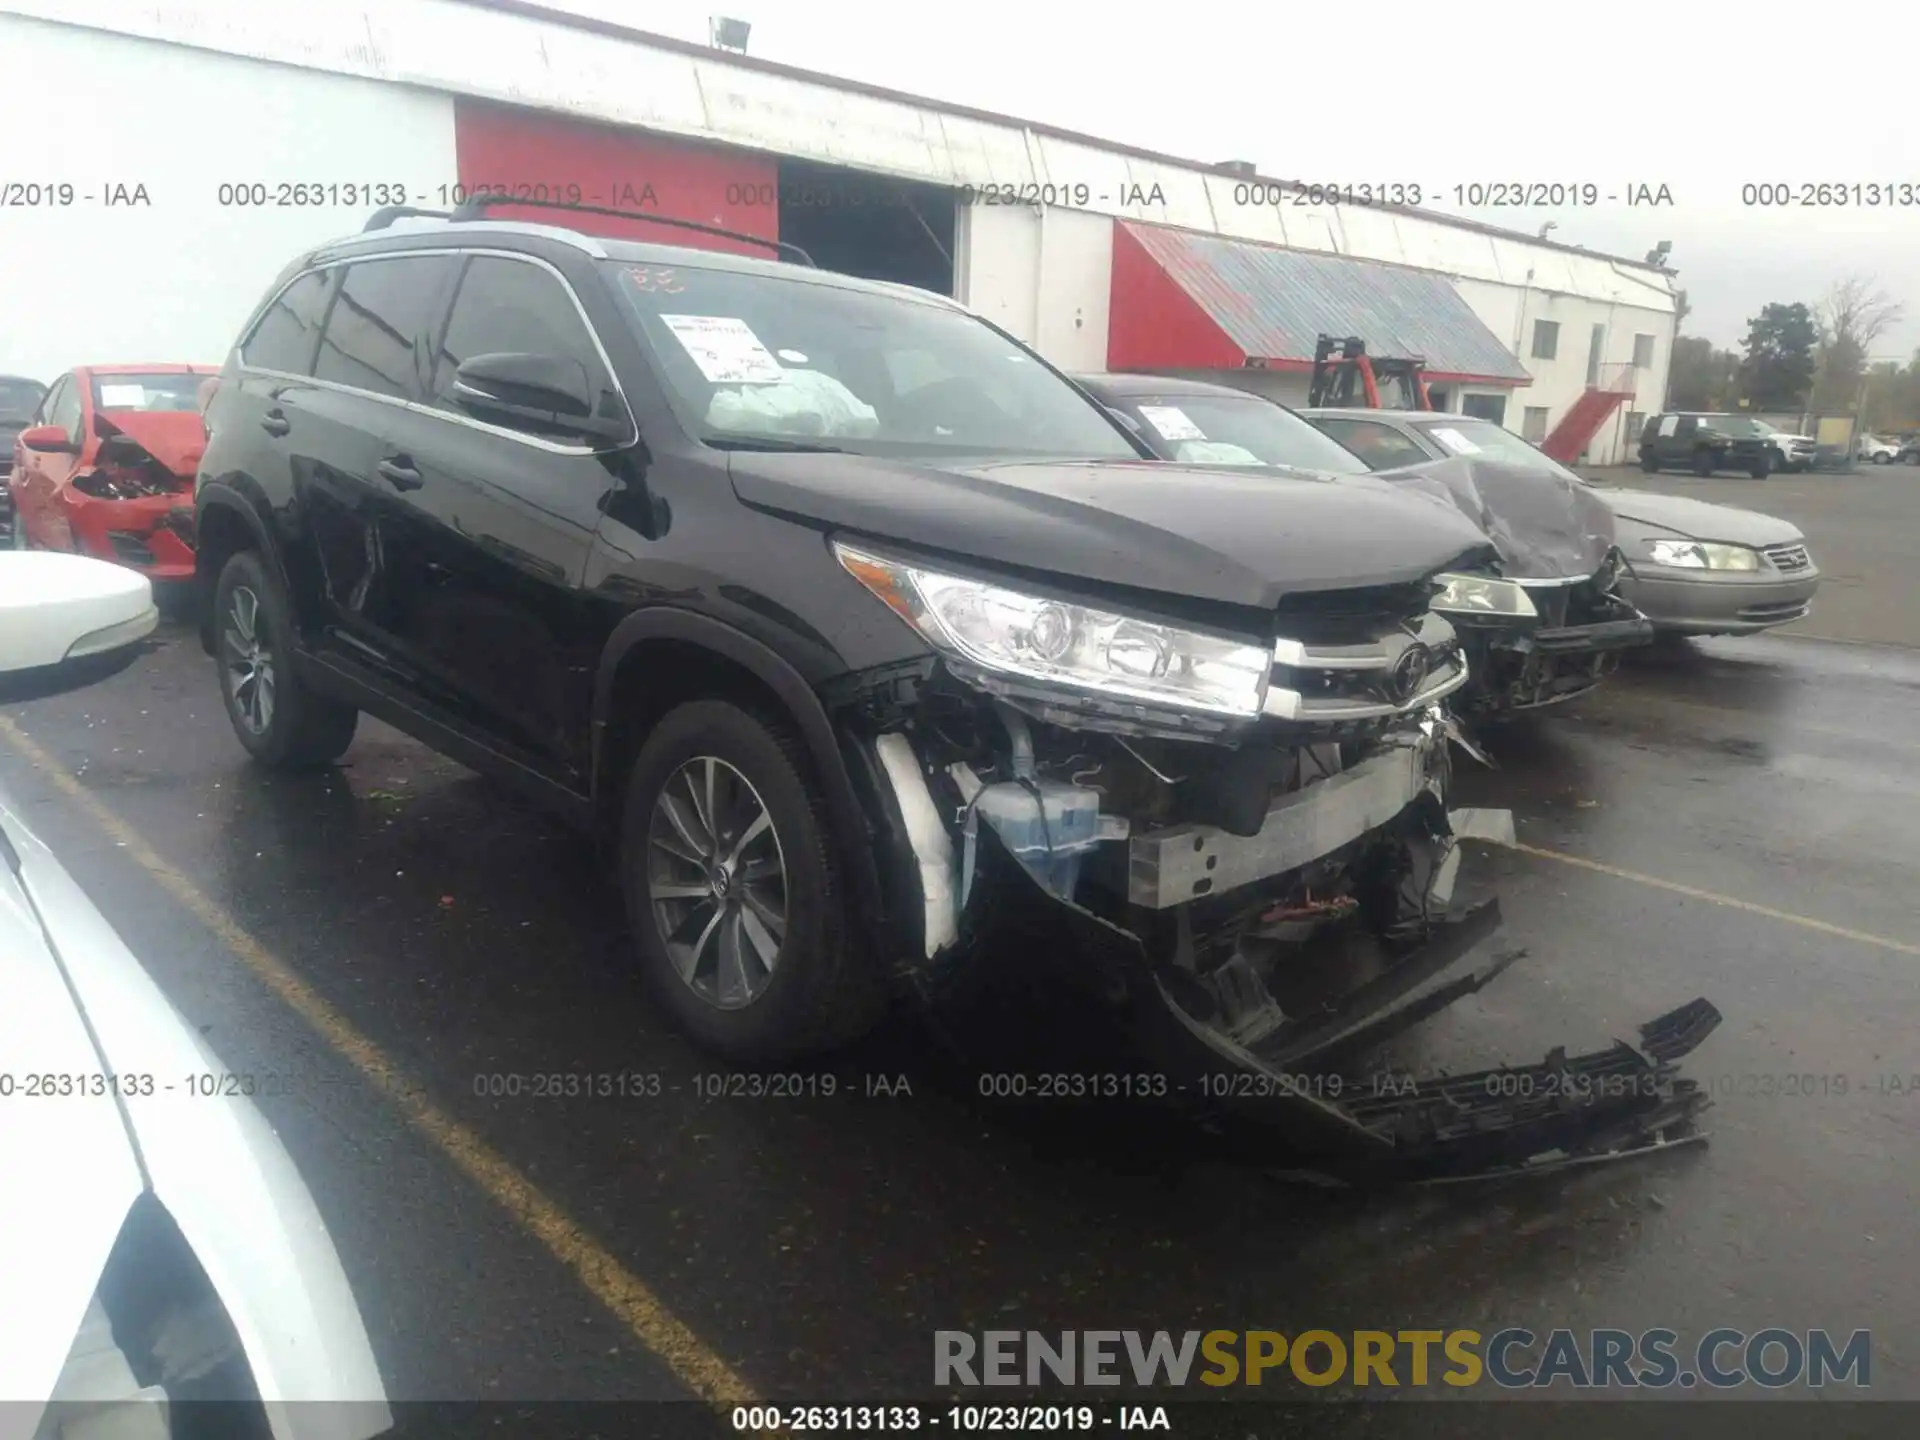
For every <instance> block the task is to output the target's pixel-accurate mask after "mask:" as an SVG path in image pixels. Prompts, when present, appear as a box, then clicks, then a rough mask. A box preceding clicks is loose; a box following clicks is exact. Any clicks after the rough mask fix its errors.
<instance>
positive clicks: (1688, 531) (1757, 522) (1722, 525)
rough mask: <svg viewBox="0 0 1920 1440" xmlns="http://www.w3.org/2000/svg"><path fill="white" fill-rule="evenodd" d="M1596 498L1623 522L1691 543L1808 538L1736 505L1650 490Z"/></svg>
mask: <svg viewBox="0 0 1920 1440" xmlns="http://www.w3.org/2000/svg"><path fill="white" fill-rule="evenodd" d="M1594 494H1595V496H1596V498H1598V499H1600V500H1603V501H1604V502H1605V503H1606V505H1607V506H1608V507H1609V508H1610V509H1611V510H1612V511H1613V513H1614V514H1616V515H1618V516H1619V517H1620V518H1621V519H1622V520H1636V521H1638V522H1639V523H1640V524H1642V525H1651V526H1653V527H1655V528H1656V529H1660V530H1667V531H1670V532H1672V533H1673V534H1674V535H1676V536H1679V537H1681V538H1683V539H1687V540H1720V541H1724V542H1725V543H1727V544H1729V545H1779V544H1782V543H1785V542H1789V541H1794V540H1803V539H1805V538H1806V537H1805V536H1804V535H1802V534H1801V533H1800V529H1799V527H1798V526H1796V525H1794V524H1793V523H1792V522H1791V521H1787V520H1782V519H1779V518H1778V517H1777V516H1773V515H1762V514H1761V513H1760V512H1759V511H1757V510H1741V509H1739V508H1737V507H1735V506H1732V505H1709V504H1708V503H1707V502H1706V501H1704V500H1689V499H1687V498H1686V497H1685V496H1683V495H1659V494H1655V493H1654V492H1653V491H1650V490H1598V491H1595V492H1594Z"/></svg>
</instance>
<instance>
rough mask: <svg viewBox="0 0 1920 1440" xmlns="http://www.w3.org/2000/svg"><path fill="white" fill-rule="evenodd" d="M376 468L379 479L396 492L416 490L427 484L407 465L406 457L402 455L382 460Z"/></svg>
mask: <svg viewBox="0 0 1920 1440" xmlns="http://www.w3.org/2000/svg"><path fill="white" fill-rule="evenodd" d="M378 468H379V471H380V478H381V479H383V480H385V481H386V482H387V483H388V484H389V485H391V486H393V488H394V489H396V490H418V489H419V488H420V487H421V486H422V485H424V484H426V483H427V482H426V481H425V480H423V479H422V478H421V477H420V472H419V471H418V470H416V469H414V468H413V466H412V465H410V464H408V463H407V457H406V456H404V455H396V456H394V457H392V458H391V459H388V460H382V461H381V462H380V464H379V467H378Z"/></svg>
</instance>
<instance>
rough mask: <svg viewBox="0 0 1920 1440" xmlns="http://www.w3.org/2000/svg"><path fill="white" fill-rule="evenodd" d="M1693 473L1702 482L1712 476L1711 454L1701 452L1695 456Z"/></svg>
mask: <svg viewBox="0 0 1920 1440" xmlns="http://www.w3.org/2000/svg"><path fill="white" fill-rule="evenodd" d="M1693 473H1694V474H1696V475H1698V476H1699V477H1700V478H1701V479H1702V480H1706V479H1710V478H1711V477H1712V475H1713V456H1712V454H1710V453H1709V452H1708V451H1705V450H1702V451H1701V452H1700V453H1699V454H1697V455H1695V456H1694V457H1693Z"/></svg>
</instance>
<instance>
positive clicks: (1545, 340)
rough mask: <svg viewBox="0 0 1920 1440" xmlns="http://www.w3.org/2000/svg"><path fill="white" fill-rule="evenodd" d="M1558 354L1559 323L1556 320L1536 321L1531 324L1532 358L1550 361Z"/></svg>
mask: <svg viewBox="0 0 1920 1440" xmlns="http://www.w3.org/2000/svg"><path fill="white" fill-rule="evenodd" d="M1559 353H1560V322H1559V321H1558V320H1536V321H1534V322H1533V358H1534V359H1536V360H1551V359H1553V357H1554V356H1555V355H1558V354H1559Z"/></svg>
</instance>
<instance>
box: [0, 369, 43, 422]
mask: <svg viewBox="0 0 1920 1440" xmlns="http://www.w3.org/2000/svg"><path fill="white" fill-rule="evenodd" d="M46 393H47V387H46V386H44V385H42V384H41V383H40V382H39V381H38V380H16V379H14V378H13V377H12V376H10V375H0V420H31V419H32V418H33V412H34V411H35V410H38V409H39V408H40V397H41V396H42V395H44V394H46Z"/></svg>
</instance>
